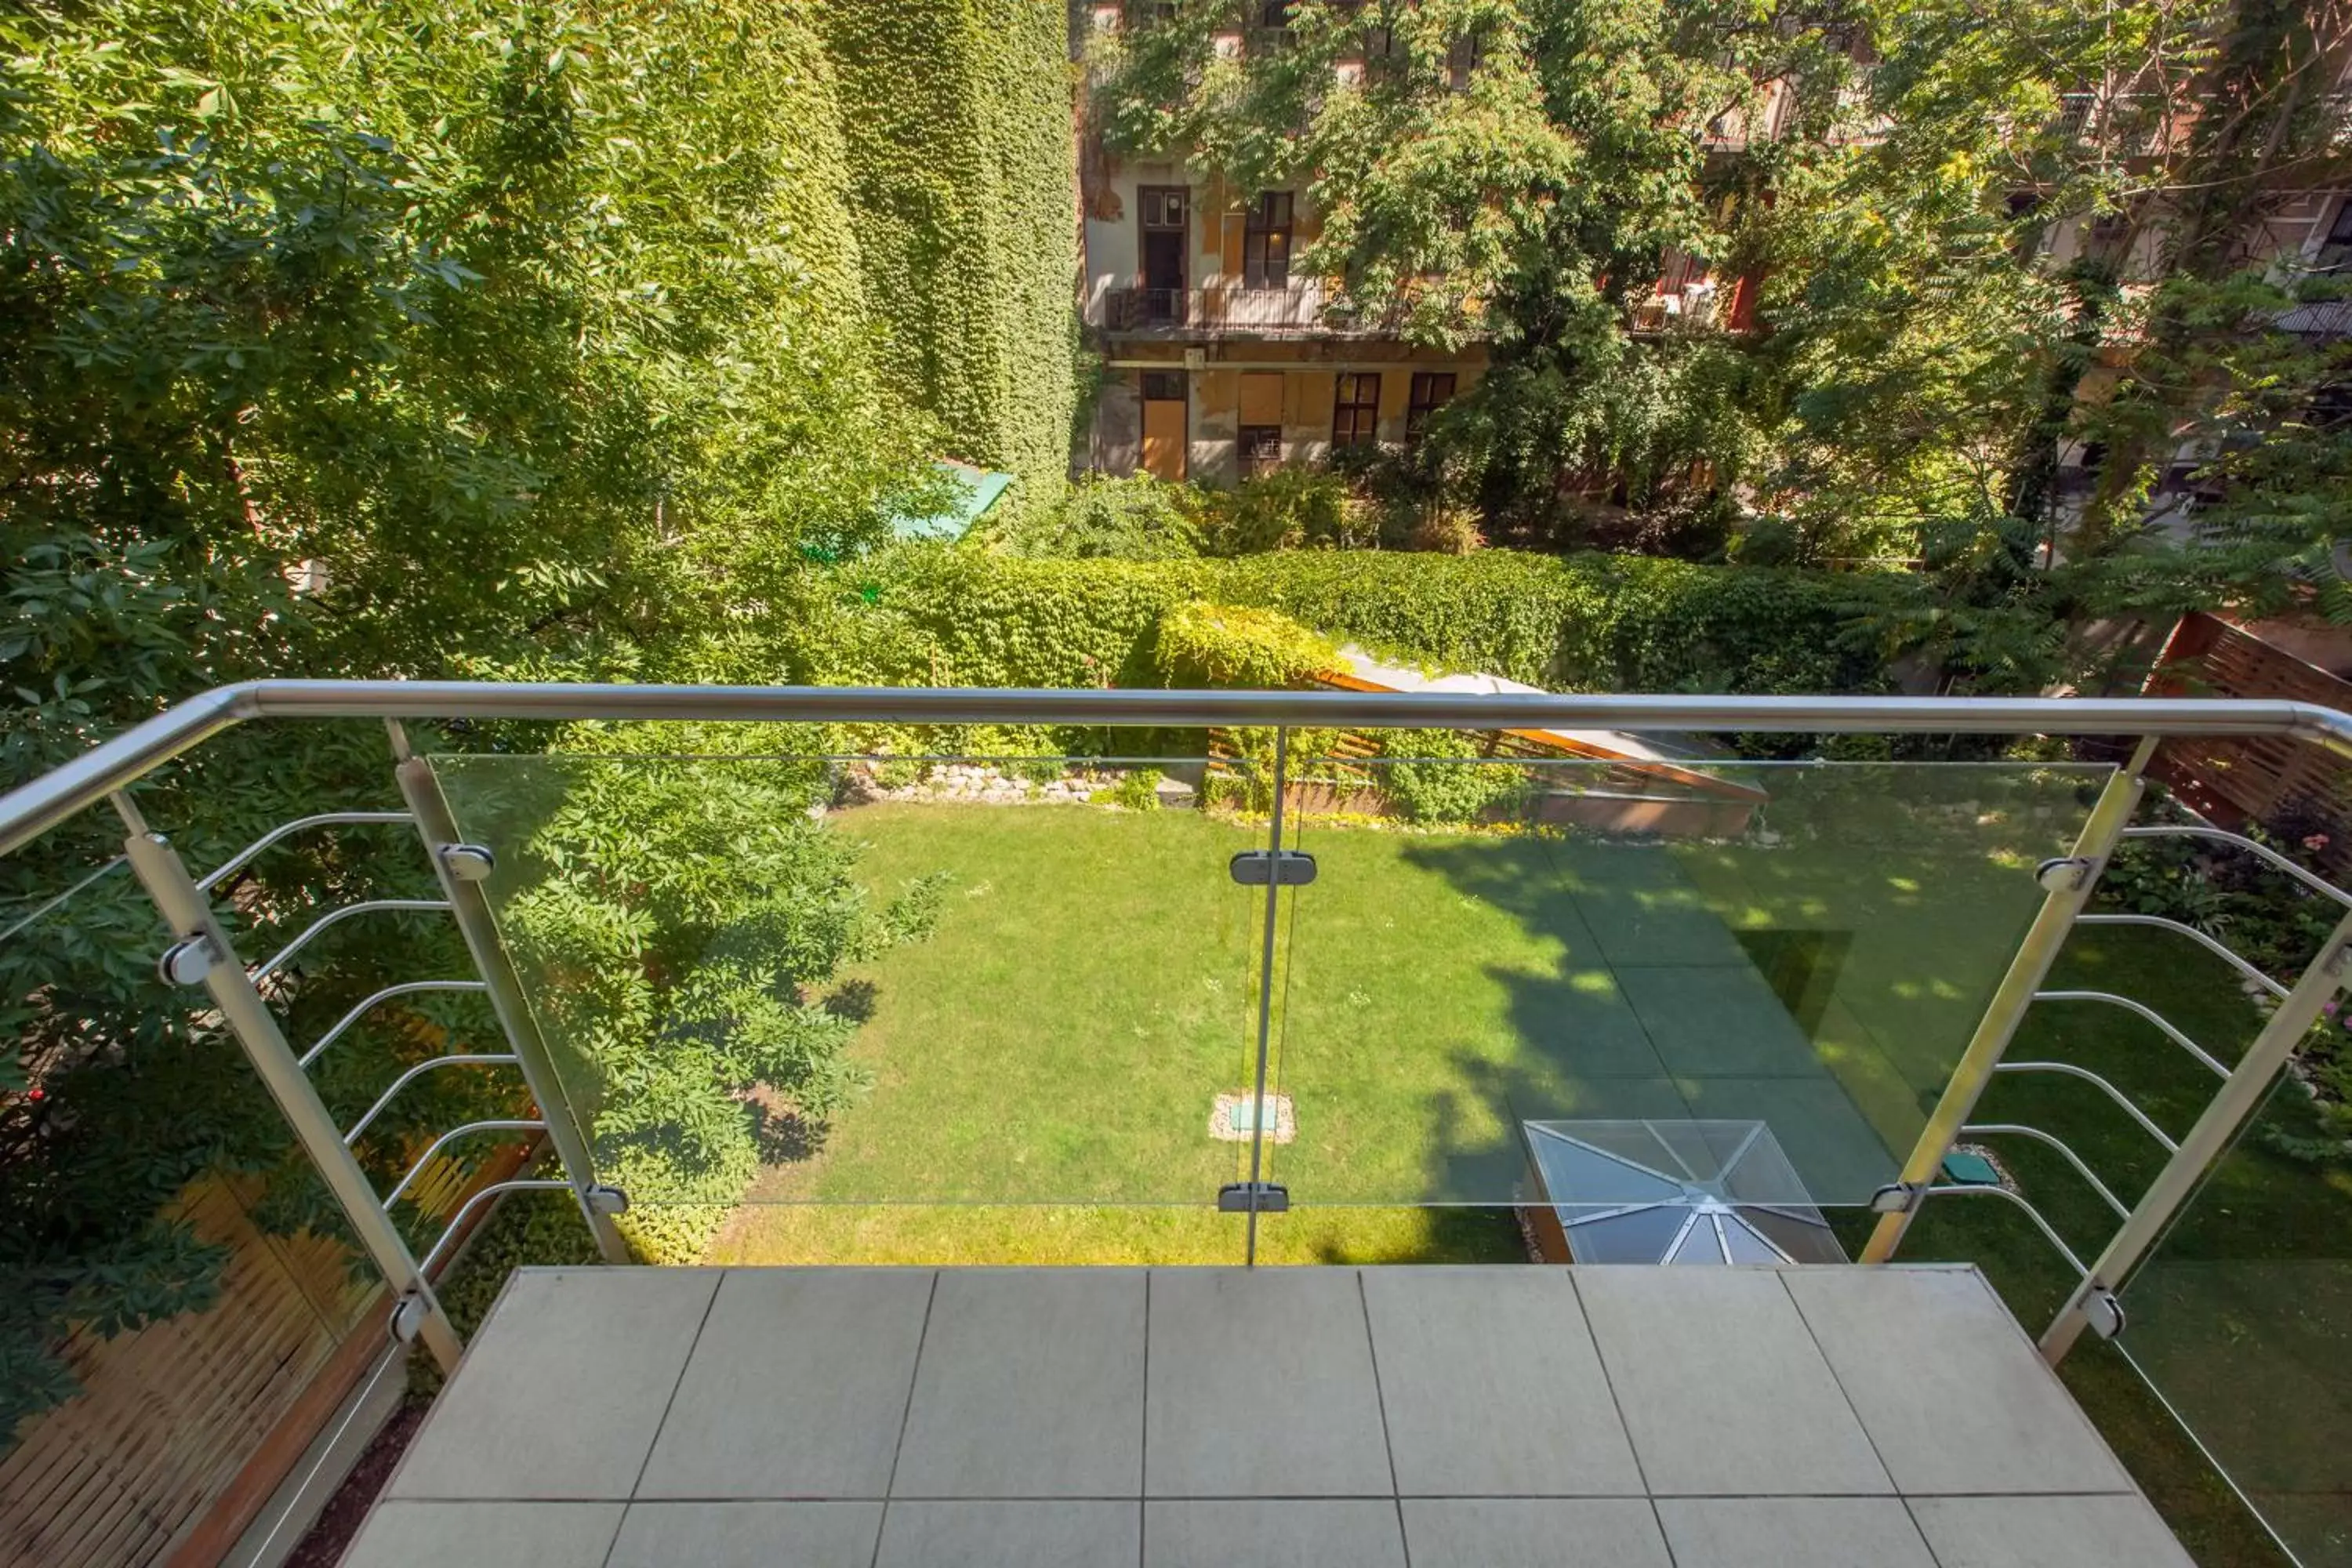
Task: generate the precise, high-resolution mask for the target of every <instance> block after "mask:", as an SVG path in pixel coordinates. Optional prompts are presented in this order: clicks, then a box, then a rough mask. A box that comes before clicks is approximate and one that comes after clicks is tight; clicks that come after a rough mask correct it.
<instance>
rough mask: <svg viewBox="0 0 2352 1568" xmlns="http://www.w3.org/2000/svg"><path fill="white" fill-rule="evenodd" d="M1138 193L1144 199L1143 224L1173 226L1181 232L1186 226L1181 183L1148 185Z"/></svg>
mask: <svg viewBox="0 0 2352 1568" xmlns="http://www.w3.org/2000/svg"><path fill="white" fill-rule="evenodd" d="M1136 195H1138V196H1139V197H1141V198H1142V201H1143V226H1144V227H1146V228H1152V229H1160V228H1172V229H1175V230H1177V231H1178V232H1179V233H1181V232H1182V230H1183V227H1184V187H1183V186H1181V185H1146V186H1144V187H1143V188H1142V189H1141V190H1139V191H1138V192H1136Z"/></svg>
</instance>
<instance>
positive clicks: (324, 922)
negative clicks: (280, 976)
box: [253, 899, 449, 984]
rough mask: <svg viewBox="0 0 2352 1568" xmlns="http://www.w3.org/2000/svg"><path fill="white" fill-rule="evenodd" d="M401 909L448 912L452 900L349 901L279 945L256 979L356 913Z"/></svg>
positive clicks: (264, 977)
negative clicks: (351, 902) (329, 928)
mask: <svg viewBox="0 0 2352 1568" xmlns="http://www.w3.org/2000/svg"><path fill="white" fill-rule="evenodd" d="M394 910H411V911H414V912H415V913H419V914H446V913H448V912H449V900H446V899H369V900H366V901H365V902H363V903H357V904H345V905H344V906H343V907H342V908H341V909H340V910H334V911H332V912H331V913H329V914H324V915H321V916H320V917H319V918H318V920H316V921H312V922H311V924H310V929H309V930H308V931H304V932H303V933H302V934H301V935H300V936H298V937H296V938H295V939H294V940H293V941H292V942H288V943H287V944H286V945H285V946H284V947H281V948H279V949H278V952H277V955H276V956H275V957H273V958H271V959H270V960H269V962H268V963H265V964H263V965H261V967H259V968H258V969H256V970H255V971H254V972H253V980H254V983H255V984H260V983H261V982H262V981H264V980H266V979H268V977H269V976H271V975H273V974H275V973H278V971H279V970H280V969H282V968H284V967H285V966H286V962H287V960H289V959H290V958H292V957H293V956H294V955H295V954H296V953H298V952H301V951H302V950H303V949H304V948H305V947H307V946H309V945H310V939H311V938H312V937H314V936H317V935H318V934H319V933H320V931H325V930H326V929H327V928H328V927H329V926H337V925H341V924H342V923H343V922H344V921H347V920H350V919H351V918H352V917H353V916H354V915H373V914H383V913H387V912H391V911H394Z"/></svg>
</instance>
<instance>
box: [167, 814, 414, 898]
mask: <svg viewBox="0 0 2352 1568" xmlns="http://www.w3.org/2000/svg"><path fill="white" fill-rule="evenodd" d="M408 820H409V816H408V813H406V812H404V811H322V812H320V813H318V814H316V815H315V816H298V817H296V818H295V819H294V820H293V821H291V822H281V823H279V824H278V826H275V827H273V828H271V829H270V830H269V831H268V832H267V833H265V834H263V835H262V836H261V837H258V838H257V839H255V840H254V841H253V842H252V843H250V844H248V845H247V846H246V847H244V848H242V849H240V850H238V851H237V852H236V854H234V855H232V856H230V857H229V858H227V859H226V860H225V861H223V862H222V863H221V864H220V865H219V866H217V867H215V868H214V869H213V871H212V873H211V874H210V875H209V876H204V877H199V878H197V879H196V891H198V892H200V893H209V892H211V891H212V890H213V889H215V888H217V887H219V886H220V885H221V883H223V882H225V881H226V880H227V879H229V878H231V877H234V876H236V874H237V873H238V872H239V871H241V870H243V869H245V868H246V867H247V866H248V865H250V864H252V862H253V858H254V857H255V856H257V855H258V854H260V853H261V852H262V851H263V850H265V849H267V848H268V847H270V846H271V845H273V844H276V843H278V842H280V841H281V840H283V839H287V838H291V837H293V836H294V835H296V834H298V833H300V832H303V831H304V830H306V829H308V828H312V827H334V826H353V825H364V824H369V823H388V822H406V821H408Z"/></svg>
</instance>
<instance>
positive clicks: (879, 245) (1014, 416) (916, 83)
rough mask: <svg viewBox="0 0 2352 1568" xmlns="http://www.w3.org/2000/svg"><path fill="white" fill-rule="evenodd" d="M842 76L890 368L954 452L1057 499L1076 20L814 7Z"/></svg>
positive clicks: (1067, 336)
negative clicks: (1070, 25)
mask: <svg viewBox="0 0 2352 1568" xmlns="http://www.w3.org/2000/svg"><path fill="white" fill-rule="evenodd" d="M818 16H819V18H820V21H821V25H822V26H823V27H824V35H825V41H826V47H827V48H828V50H829V51H830V53H831V55H832V58H833V62H834V68H835V71H836V72H837V73H838V76H839V79H840V82H841V93H842V99H843V110H844V114H843V123H844V125H845V128H846V130H847V133H848V148H849V159H850V171H851V187H852V195H853V197H854V205H853V207H852V209H851V210H852V212H853V213H854V215H855V218H856V228H857V234H858V238H859V241H860V243H861V245H862V246H863V247H864V250H863V257H864V268H865V277H866V291H867V296H868V298H870V299H871V300H873V301H874V304H875V309H876V310H877V313H878V314H879V315H880V317H881V318H882V320H883V321H885V322H886V323H887V326H888V328H889V339H890V347H889V352H888V353H887V355H886V356H885V358H884V361H883V363H884V366H885V370H886V373H887V374H888V376H889V377H890V379H891V382H892V384H893V385H894V386H895V387H897V389H898V391H899V393H900V394H901V395H903V396H904V397H905V399H906V400H907V401H908V403H910V404H912V405H916V406H919V407H922V408H927V409H929V410H931V411H932V412H934V413H935V414H937V415H938V416H939V418H940V425H941V426H942V439H943V441H944V442H945V443H946V446H947V447H948V449H949V450H950V452H951V454H952V455H953V456H956V457H959V458H966V459H968V460H970V461H971V462H974V463H979V464H982V465H983V466H987V467H992V468H1003V469H1006V470H1008V471H1010V472H1012V473H1013V474H1015V475H1018V476H1019V478H1020V479H1021V481H1022V482H1021V485H1020V487H1019V489H1016V491H1015V492H1014V495H1013V500H1011V501H1010V502H1009V503H1007V504H1008V505H1010V506H1012V507H1013V508H1015V509H1016V510H1017V509H1024V508H1027V507H1030V506H1037V505H1049V504H1051V503H1052V501H1053V500H1054V499H1055V496H1056V495H1057V494H1058V493H1059V491H1060V489H1061V487H1062V482H1063V478H1064V476H1065V475H1066V473H1067V472H1068V469H1069V461H1070V456H1069V454H1070V426H1071V420H1072V414H1073V407H1074V404H1075V402H1076V381H1077V337H1076V331H1077V323H1076V315H1075V313H1074V312H1073V311H1072V310H1071V308H1070V304H1071V293H1070V289H1071V279H1072V277H1073V276H1074V275H1075V273H1076V268H1077V223H1076V217H1075V216H1073V214H1072V212H1071V208H1070V192H1071V189H1072V185H1073V183H1074V182H1075V180H1076V149H1075V147H1074V146H1073V143H1072V142H1071V139H1070V101H1071V91H1072V78H1071V73H1070V66H1069V40H1068V29H1067V22H1066V16H1065V14H1064V12H1063V11H1062V9H1061V8H1060V7H1059V6H1055V5H1039V4H1036V3H1034V0H898V3H895V4H891V5H864V4H856V3H854V0H840V3H836V4H830V5H824V6H822V7H820V8H819V10H818Z"/></svg>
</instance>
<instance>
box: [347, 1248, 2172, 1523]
mask: <svg viewBox="0 0 2352 1568" xmlns="http://www.w3.org/2000/svg"><path fill="white" fill-rule="evenodd" d="M345 1561H346V1563H347V1564H349V1565H351V1568H394V1565H397V1568H415V1565H417V1564H434V1563H484V1564H497V1565H499V1568H599V1565H610V1568H650V1565H653V1564H673V1563H676V1564H689V1563H690V1564H697V1565H709V1568H737V1565H741V1568H751V1565H753V1564H757V1565H759V1568H792V1565H800V1564H808V1565H823V1568H833V1565H835V1564H843V1565H849V1564H855V1565H857V1568H914V1565H917V1564H926V1565H928V1564H950V1563H952V1564H960V1565H971V1568H998V1565H1002V1568H1058V1565H1061V1564H1071V1565H1076V1564H1089V1565H1091V1564H1096V1563H1113V1564H1128V1563H1139V1564H1141V1565H1142V1568H1192V1565H1194V1564H1199V1565H1202V1568H1210V1565H1213V1568H1322V1565H1325V1564H1332V1565H1339V1564H1345V1565H1349V1568H1407V1564H1410V1568H1456V1565H1459V1568H1519V1565H1526V1568H1536V1565H1538V1564H1541V1565H1543V1568H2062V1565H2063V1568H2185V1565H2186V1564H2187V1563H2188V1562H2189V1559H2188V1558H2187V1556H2186V1555H2185V1554H2184V1553H2183V1552H2181V1551H2180V1549H2179V1546H2178V1545H2177V1544H2176V1543H2175V1542H2174V1541H2173V1539H2172V1537H2171V1535H2170V1534H2169V1533H2168V1531H2166V1529H2165V1527H2164V1525H2163V1524H2162V1523H2161V1522H2160V1521H2158V1517H2157V1515H2156V1514H2155V1512H2154V1511H2153V1510H2151V1509H2150V1508H2149V1507H2148V1506H2147V1503H2146V1502H2145V1501H2144V1500H2142V1499H2141V1498H2140V1496H2139V1494H2138V1493H2137V1490H2135V1489H2134V1488H2133V1486H2132V1483H2131V1481H2130V1479H2128V1478H2127V1477H2126V1475H2125V1473H2124V1471H2123V1470H2122V1469H2121V1468H2120V1467H2119V1466H2118V1465H2117V1464H2116V1460H2115V1458H2114V1457H2113V1456H2112V1455H2111V1454H2110V1453H2109V1452H2108V1451H2107V1448H2106V1447H2105V1444H2104V1443H2102V1442H2101V1441H2100V1439H2099V1438H2098V1436H2096V1434H2095V1433H2094V1432H2093V1430H2092V1429H2091V1427H2090V1426H2089V1424H2088V1423H2087V1422H2086V1421H2085V1420H2084V1417H2083V1415H2082V1414H2081V1413H2080V1412H2079V1411H2078V1410H2077V1409H2076V1408H2075V1406H2074V1403H2073V1401H2072V1400H2071V1399H2070V1398H2069V1397H2068V1396H2067V1395H2066V1394H2065V1393H2064V1391H2063V1388H2062V1387H2061V1385H2060V1384H2058V1382H2057V1380H2056V1379H2055V1378H2053V1376H2052V1375H2051V1374H2050V1373H2048V1371H2047V1370H2045V1369H2044V1368H2043V1366H2042V1363H2041V1361H2040V1360H2039V1359H2038V1358H2037V1357H2036V1356H2035V1355H2034V1353H2033V1349H2032V1344H2031V1343H2030V1342H2029V1341H2028V1340H2027V1338H2026V1336H2025V1335H2024V1333H2023V1332H2022V1331H2021V1330H2020V1329H2019V1328H2018V1326H2017V1325H2016V1323H2015V1322H2014V1321H2012V1320H2011V1318H2010V1317H2009V1315H2008V1313H2007V1312H2006V1311H2005V1310H2003V1309H2002V1307H2001V1306H2000V1303H1999V1302H1998V1301H1997V1300H1995V1299H1994V1297H1993V1296H1992V1294H1991V1292H1990V1290H1989V1289H1987V1288H1986V1287H1985V1285H1984V1284H1983V1282H1982V1281H1981V1280H1980V1279H1979V1278H1978V1276H1977V1275H1976V1274H1975V1273H1974V1272H1973V1271H1971V1270H1966V1269H1958V1268H1874V1269H1865V1268H1809V1269H1802V1270H1785V1271H1775V1270H1764V1269H1724V1268H1577V1269H1564V1268H1532V1267H1521V1268H1510V1267H1502V1268H1410V1267H1408V1268H1363V1269H1355V1268H1262V1269H1258V1270H1255V1271H1254V1272H1253V1271H1247V1270H1242V1269H1219V1268H1174V1269H1150V1270H1143V1269H1079V1268H1070V1269H1001V1270H1000V1269H980V1268H949V1269H940V1270H936V1271H934V1270H929V1269H856V1268H804V1269H793V1268H745V1269H654V1268H616V1269H548V1270H527V1271H525V1272H523V1273H521V1274H519V1275H518V1276H516V1278H515V1279H514V1280H513V1281H512V1283H511V1284H510V1285H509V1288H508V1289H507V1292H506V1295H505V1297H504V1299H503V1300H502V1301H501V1302H500V1304H499V1308H498V1310H496V1312H495V1313H493V1315H492V1317H491V1319H490V1321H489V1322H488V1324H487V1325H486V1326H485V1328H484V1330H483V1331H482V1333H481V1334H480V1335H479V1336H478V1338H477V1340H476V1342H475V1344H474V1346H473V1348H472V1350H471V1352H469V1353H468V1355H467V1360H466V1363H465V1365H464V1366H463V1367H462V1368H461V1369H460V1370H459V1372H458V1373H457V1377H456V1378H455V1379H454V1380H452V1382H451V1383H450V1384H449V1386H448V1387H447V1388H446V1390H445V1391H444V1392H443V1394H442V1395H441V1398H440V1401H439V1404H438V1405H436V1408H435V1410H434V1412H433V1414H432V1416H431V1418H430V1419H429V1420H428V1422H427V1423H426V1425H425V1429H424V1431H423V1432H422V1433H421V1434H420V1436H418V1438H417V1440H416V1442H415V1445H414V1446H413V1447H411V1448H410V1450H409V1452H408V1455H407V1457H406V1458H405V1460H404V1462H403V1463H402V1465H401V1467H400V1469H399V1471H398V1472H397V1473H396V1474H395V1475H394V1478H393V1480H392V1483H391V1485H390V1486H389V1487H388V1488H387V1489H386V1491H385V1496H384V1500H383V1501H382V1502H381V1503H379V1504H378V1505H377V1507H376V1510H375V1512H374V1514H373V1518H372V1519H371V1520H370V1521H369V1523H368V1525H367V1527H366V1529H365V1531H363V1532H362V1536H361V1537H360V1540H359V1541H358V1542H357V1543H356V1544H355V1546H354V1547H353V1549H352V1553H351V1554H350V1556H349V1557H347V1558H346V1560H345Z"/></svg>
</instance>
